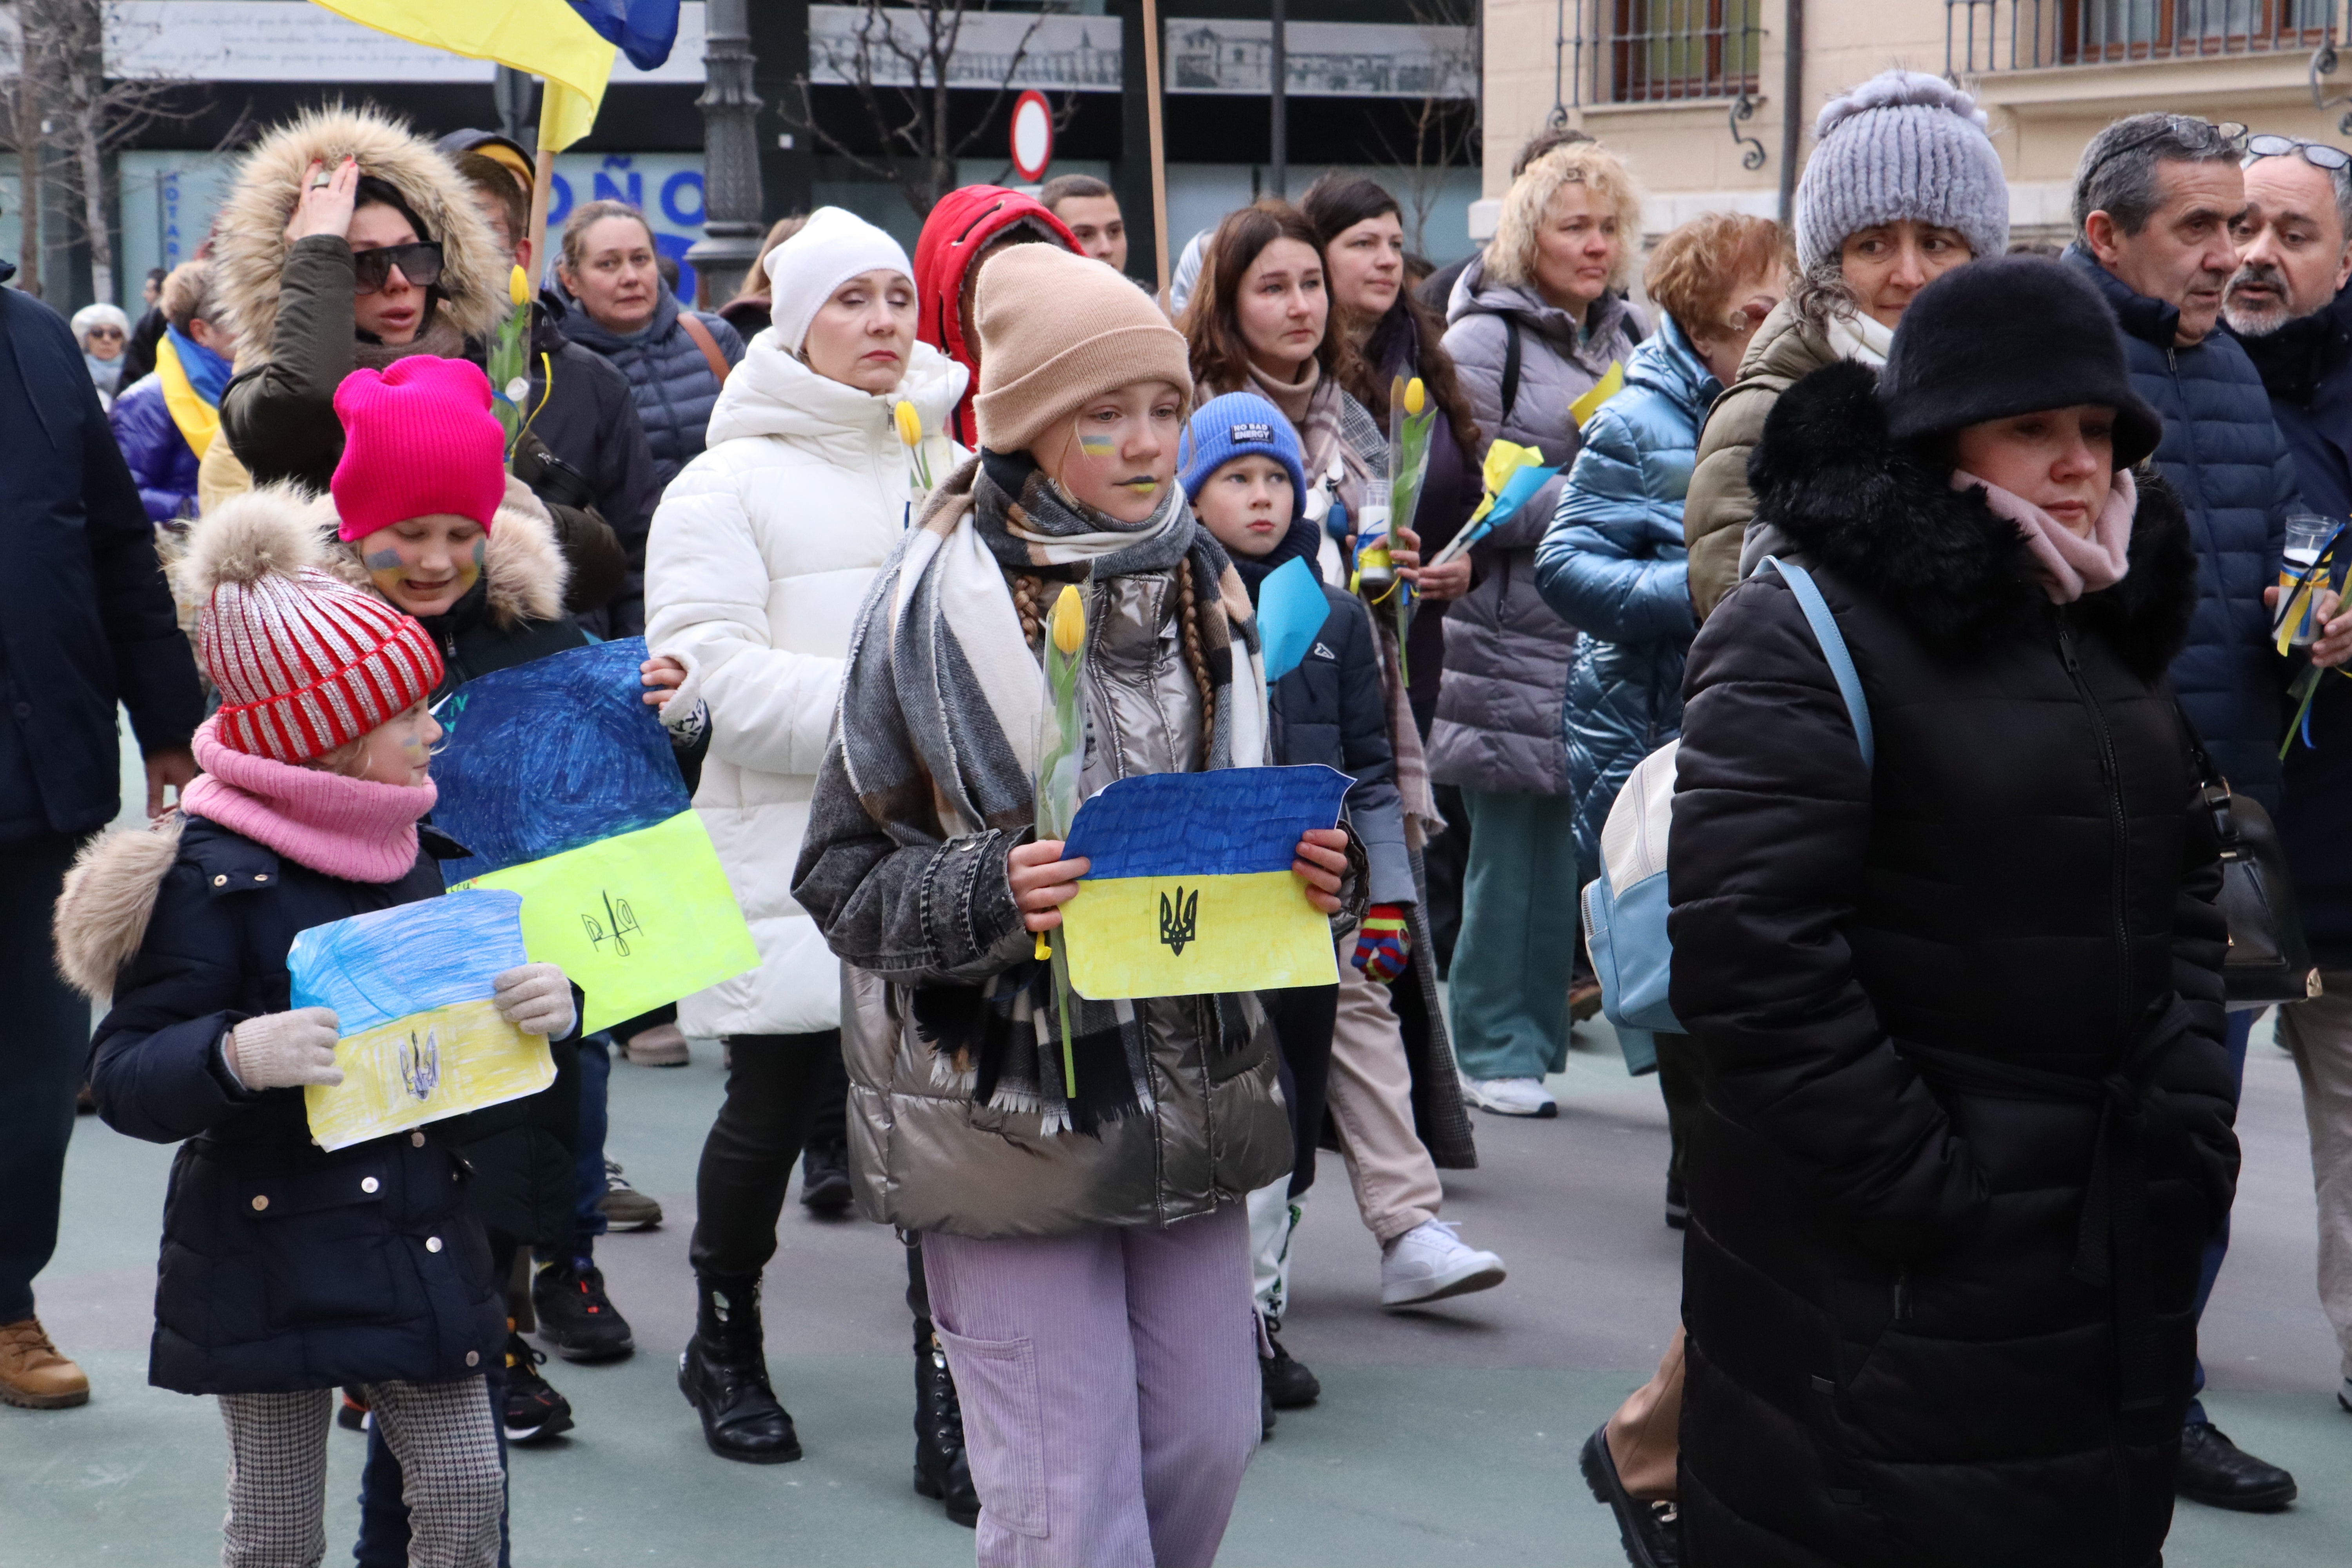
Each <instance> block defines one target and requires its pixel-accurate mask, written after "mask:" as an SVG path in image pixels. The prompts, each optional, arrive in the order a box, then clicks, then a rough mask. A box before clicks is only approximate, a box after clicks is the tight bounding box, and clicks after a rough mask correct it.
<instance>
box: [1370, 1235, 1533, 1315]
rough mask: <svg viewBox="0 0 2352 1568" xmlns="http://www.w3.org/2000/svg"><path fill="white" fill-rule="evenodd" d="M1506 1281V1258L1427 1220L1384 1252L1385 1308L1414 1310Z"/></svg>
mask: <svg viewBox="0 0 2352 1568" xmlns="http://www.w3.org/2000/svg"><path fill="white" fill-rule="evenodd" d="M1502 1282H1503V1260H1502V1259H1501V1258H1497V1257H1496V1256H1495V1255H1494V1254H1493V1253H1491V1252H1481V1251H1479V1250H1478V1249H1477V1248H1476V1247H1468V1246H1465V1245H1464V1243H1463V1241H1462V1238H1461V1237H1458V1236H1456V1235H1454V1227H1453V1226H1451V1225H1449V1224H1447V1223H1446V1222H1445V1221H1444V1220H1442V1219H1433V1220H1424V1221H1423V1222H1422V1223H1421V1224H1419V1225H1417V1226H1413V1227H1412V1229H1411V1230H1409V1231H1406V1232H1405V1233H1404V1234H1403V1235H1402V1236H1400V1237H1397V1238H1396V1239H1395V1240H1394V1241H1391V1242H1390V1243H1389V1244H1388V1246H1387V1247H1383V1248H1381V1306H1383V1307H1410V1306H1412V1305H1414V1304H1415V1303H1417V1302H1422V1301H1438V1300H1444V1298H1446V1297H1448V1296H1464V1295H1467V1294H1469V1293H1470V1292H1471V1291H1473V1290H1489V1289H1494V1287H1496V1286H1497V1285H1500V1284H1501V1283H1502Z"/></svg>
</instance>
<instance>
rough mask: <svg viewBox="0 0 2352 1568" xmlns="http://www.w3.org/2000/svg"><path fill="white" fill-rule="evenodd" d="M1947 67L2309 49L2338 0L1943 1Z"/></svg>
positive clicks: (2325, 31) (2331, 19)
mask: <svg viewBox="0 0 2352 1568" xmlns="http://www.w3.org/2000/svg"><path fill="white" fill-rule="evenodd" d="M1945 3H1946V7H1947V9H1946V14H1945V15H1946V22H1947V26H1946V32H1945V47H1944V54H1945V68H1946V69H1947V70H1951V71H1958V72H1981V71H1999V70H2028V69H2032V68H2039V67H2042V66H2073V65H2093V64H2098V63H2103V62H2105V61H2110V60H2148V59H2179V58H2201V57H2207V56H2218V55H2245V54H2258V53H2263V52H2267V51H2270V50H2288V51H2303V50H2309V49H2315V48H2317V47H2320V46H2321V45H2322V44H2325V43H2326V42H2328V41H2329V39H2330V38H2332V37H2336V36H2337V35H2338V32H2339V29H2340V24H2341V20H2342V12H2343V7H2344V0H1945Z"/></svg>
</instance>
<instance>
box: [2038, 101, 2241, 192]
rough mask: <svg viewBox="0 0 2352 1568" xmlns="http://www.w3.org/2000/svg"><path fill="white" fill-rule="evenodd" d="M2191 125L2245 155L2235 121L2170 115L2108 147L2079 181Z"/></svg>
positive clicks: (2077, 177) (2083, 173)
mask: <svg viewBox="0 0 2352 1568" xmlns="http://www.w3.org/2000/svg"><path fill="white" fill-rule="evenodd" d="M2190 126H2202V127H2203V128H2204V129H2206V130H2208V131H2210V132H2214V133H2215V134H2216V135H2218V136H2220V137H2221V140H2222V141H2224V142H2229V143H2230V144H2231V145H2232V146H2234V147H2236V148H2237V149H2238V151H2239V153H2241V155H2242V154H2243V153H2245V151H2246V149H2247V146H2248V142H2247V140H2246V128H2245V126H2244V125H2242V124H2241V123H2240V122H2239V121H2235V120H2224V121H2218V122H2216V121H2210V120H2200V119H2198V118H2197V117H2196V116H2194V115H2190V114H2168V115H2166V116H2165V117H2164V118H2163V119H2161V120H2159V121H2157V122H2156V123H2155V124H2154V125H2151V126H2149V127H2148V128H2147V130H2145V131H2142V132H2139V133H2138V134H2137V135H2136V136H2132V137H2129V138H2127V139H2126V140H2124V141H2122V142H2116V144H2115V145H2114V146H2112V147H2110V148H2108V149H2107V150H2106V151H2105V152H2104V153H2100V154H2099V156H2098V160H2097V161H2096V162H2095V163H2093V164H2092V165H2091V166H2090V167H2089V168H2087V169H2084V171H2083V172H2082V174H2079V175H2077V176H2076V180H2077V182H2078V183H2080V182H2084V181H2087V180H2089V179H2090V177H2091V176H2092V175H2093V174H2097V173H2098V172H2099V171H2100V170H2101V169H2104V168H2105V167H2106V166H2107V165H2108V164H2109V163H2114V162H2115V161H2116V159H2117V158H2120V157H2122V156H2123V155H2124V154H2125V153H2137V152H2138V151H2139V150H2140V149H2141V148H2143V147H2147V146H2150V145H2153V144H2154V143H2156V142H2160V141H2162V140H2163V139H2164V138H2165V137H2167V136H2172V135H2177V134H2179V132H2181V131H2182V130H2183V129H2184V128H2187V127H2190ZM2269 140H2275V141H2281V142H2284V141H2285V140H2286V138H2284V137H2283V136H2282V137H2275V138H2269Z"/></svg>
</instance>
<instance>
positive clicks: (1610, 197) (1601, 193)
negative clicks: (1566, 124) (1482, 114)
mask: <svg viewBox="0 0 2352 1568" xmlns="http://www.w3.org/2000/svg"><path fill="white" fill-rule="evenodd" d="M1562 185H1582V186H1584V187H1585V188H1586V189H1588V190H1590V191H1591V193H1592V194H1593V195H1594V196H1595V197H1597V198H1598V199H1599V200H1600V201H1601V204H1602V205H1604V206H1605V207H1607V208H1608V210H1609V212H1610V214H1611V216H1613V217H1615V218H1616V220H1617V242H1618V243H1617V261H1616V265H1615V266H1613V267H1612V268H1610V269H1609V287H1611V288H1612V289H1622V288H1623V287H1625V281H1626V279H1629V278H1631V277H1632V276H1633V258H1634V256H1635V255H1636V254H1637V253H1639V251H1640V250H1641V248H1642V193H1641V191H1640V189H1639V188H1638V187H1636V186H1635V185H1634V184H1633V175H1632V174H1628V173H1627V172H1626V169H1625V165H1624V164H1623V163H1619V162H1618V160H1617V155H1616V154H1615V153H1612V152H1610V151H1609V150H1608V149H1607V148H1606V147H1603V146H1602V145H1601V143H1600V142H1570V143H1569V144H1568V145H1567V146H1564V147H1555V148H1553V149H1552V150H1551V151H1550V152H1549V153H1545V154H1544V155H1543V156H1542V157H1540V158H1538V159H1537V160H1536V161H1535V162H1534V163H1529V164H1528V166H1527V169H1526V171H1525V172H1524V173H1522V174H1520V175H1519V177H1518V178H1517V179H1516V180H1513V181H1512V182H1511V188H1510V190H1509V191H1508V192H1507V193H1506V194H1505V195H1504V197H1503V216H1502V218H1501V220H1500V221H1499V222H1498V223H1497V224H1496V226H1495V238H1494V241H1493V243H1491V244H1489V245H1488V246H1487V247H1486V276H1487V277H1489V278H1491V279H1494V280H1495V281H1496V282H1497V283H1519V284H1527V283H1532V282H1534V281H1535V276H1536V236H1537V235H1538V233H1539V232H1540V231H1541V230H1542V228H1543V223H1544V215H1545V213H1547V212H1549V210H1550V208H1551V199H1552V197H1554V196H1556V195H1559V190H1560V187H1561V186H1562Z"/></svg>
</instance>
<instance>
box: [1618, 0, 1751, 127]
mask: <svg viewBox="0 0 2352 1568" xmlns="http://www.w3.org/2000/svg"><path fill="white" fill-rule="evenodd" d="M1762 8H1763V0H1609V11H1610V16H1609V72H1608V75H1609V89H1610V90H1609V100H1610V101H1611V102H1612V103H1652V102H1656V101H1658V100H1664V99H1677V98H1730V97H1733V96H1735V95H1737V94H1738V93H1741V92H1747V91H1751V90H1753V89H1754V88H1755V86H1756V71H1757V66H1758V56H1759V52H1760V50H1761V47H1762V41H1763V29H1762V27H1761V26H1759V21H1760V18H1759V15H1758V14H1759V11H1761V9H1762Z"/></svg>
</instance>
